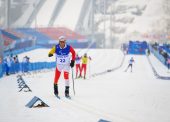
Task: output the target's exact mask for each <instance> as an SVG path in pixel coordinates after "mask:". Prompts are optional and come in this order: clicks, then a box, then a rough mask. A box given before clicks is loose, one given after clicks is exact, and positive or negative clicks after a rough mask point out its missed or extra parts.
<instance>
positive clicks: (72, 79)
mask: <svg viewBox="0 0 170 122" xmlns="http://www.w3.org/2000/svg"><path fill="white" fill-rule="evenodd" d="M71 69H72V81H73V92H74V96H75V94H76V93H75V88H74V75H73V68H71Z"/></svg>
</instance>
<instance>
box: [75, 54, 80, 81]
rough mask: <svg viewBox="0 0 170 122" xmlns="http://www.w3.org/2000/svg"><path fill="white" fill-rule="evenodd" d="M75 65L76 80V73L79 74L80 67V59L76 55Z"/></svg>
mask: <svg viewBox="0 0 170 122" xmlns="http://www.w3.org/2000/svg"><path fill="white" fill-rule="evenodd" d="M75 63H76V78H78V73H80V72H81V67H80V63H81V57H80V56H79V55H78V54H77V55H76V59H75ZM79 76H80V74H79Z"/></svg>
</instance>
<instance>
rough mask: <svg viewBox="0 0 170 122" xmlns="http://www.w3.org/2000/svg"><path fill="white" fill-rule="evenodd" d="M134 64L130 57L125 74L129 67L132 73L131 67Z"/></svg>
mask: <svg viewBox="0 0 170 122" xmlns="http://www.w3.org/2000/svg"><path fill="white" fill-rule="evenodd" d="M134 62H135V61H134V59H133V57H131V58H130V60H129V65H128V67H127V68H126V70H125V72H127V70H128V69H129V67H130V68H131V72H132V65H133V63H134Z"/></svg>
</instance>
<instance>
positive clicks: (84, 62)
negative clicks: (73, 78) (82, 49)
mask: <svg viewBox="0 0 170 122" xmlns="http://www.w3.org/2000/svg"><path fill="white" fill-rule="evenodd" d="M81 60H82V65H81V72H80V77H82V72H83V71H84V79H86V70H87V62H88V60H91V57H87V53H85V54H84V56H83V57H82V58H81Z"/></svg>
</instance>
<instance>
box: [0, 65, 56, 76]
mask: <svg viewBox="0 0 170 122" xmlns="http://www.w3.org/2000/svg"><path fill="white" fill-rule="evenodd" d="M55 67H56V62H35V63H18V64H12V65H11V67H9V69H7V67H6V65H5V64H2V65H0V77H2V76H3V74H6V70H9V74H14V73H18V72H19V71H20V72H23V73H24V72H29V71H35V70H42V69H51V68H55Z"/></svg>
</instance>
